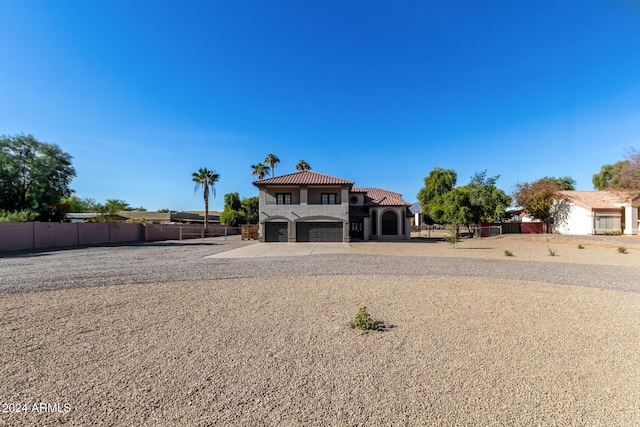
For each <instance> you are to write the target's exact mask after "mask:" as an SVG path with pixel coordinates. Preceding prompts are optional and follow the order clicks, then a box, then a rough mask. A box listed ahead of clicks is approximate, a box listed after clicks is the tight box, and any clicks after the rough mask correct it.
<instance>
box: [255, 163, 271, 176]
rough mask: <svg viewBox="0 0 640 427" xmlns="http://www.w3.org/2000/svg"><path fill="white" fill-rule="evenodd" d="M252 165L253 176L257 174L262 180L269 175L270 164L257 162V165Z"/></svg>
mask: <svg viewBox="0 0 640 427" xmlns="http://www.w3.org/2000/svg"><path fill="white" fill-rule="evenodd" d="M251 167H252V168H253V170H252V171H251V176H257V177H258V179H259V180H262V179H263V178H264V176H265V175H269V166H266V165H263V164H262V163H256V164H255V165H251Z"/></svg>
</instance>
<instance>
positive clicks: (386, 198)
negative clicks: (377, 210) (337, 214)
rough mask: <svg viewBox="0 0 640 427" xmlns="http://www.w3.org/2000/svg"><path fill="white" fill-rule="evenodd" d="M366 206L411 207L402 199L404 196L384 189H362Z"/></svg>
mask: <svg viewBox="0 0 640 427" xmlns="http://www.w3.org/2000/svg"><path fill="white" fill-rule="evenodd" d="M361 190H364V192H366V194H365V196H364V205H365V206H411V204H410V203H407V202H405V201H404V200H403V199H402V194H400V193H396V192H394V191H389V190H383V189H382V188H362V189H361Z"/></svg>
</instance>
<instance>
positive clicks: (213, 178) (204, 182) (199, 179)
mask: <svg viewBox="0 0 640 427" xmlns="http://www.w3.org/2000/svg"><path fill="white" fill-rule="evenodd" d="M218 179H220V175H218V174H217V173H216V172H215V171H210V170H209V169H207V168H200V170H198V172H197V173H196V172H194V173H193V182H195V183H196V188H195V190H193V192H194V193H195V192H196V191H198V188H200V187H202V188H203V189H204V228H205V230H206V229H207V227H209V188H211V189H212V190H213V197H214V198H215V197H216V187H215V184H216V182H218Z"/></svg>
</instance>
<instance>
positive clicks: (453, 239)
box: [444, 224, 462, 249]
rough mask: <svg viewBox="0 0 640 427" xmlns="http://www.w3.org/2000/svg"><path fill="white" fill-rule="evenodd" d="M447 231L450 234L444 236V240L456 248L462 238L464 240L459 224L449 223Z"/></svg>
mask: <svg viewBox="0 0 640 427" xmlns="http://www.w3.org/2000/svg"><path fill="white" fill-rule="evenodd" d="M447 233H448V234H447V235H446V236H445V237H444V241H445V242H447V243H451V245H453V248H454V249H455V248H457V247H458V243H460V240H462V237H461V236H460V231H459V226H458V224H449V225H447Z"/></svg>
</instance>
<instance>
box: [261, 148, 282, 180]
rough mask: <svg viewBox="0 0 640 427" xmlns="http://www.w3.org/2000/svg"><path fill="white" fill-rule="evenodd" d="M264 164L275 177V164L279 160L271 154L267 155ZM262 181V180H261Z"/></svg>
mask: <svg viewBox="0 0 640 427" xmlns="http://www.w3.org/2000/svg"><path fill="white" fill-rule="evenodd" d="M264 162H265V163H266V164H268V165H269V167H270V168H271V172H272V174H273V176H274V177H275V176H276V164H277V163H280V159H279V158H278V156H276V155H275V154H273V153H269V154H268V155H267V157H266V158H265V159H264ZM261 179H262V178H261Z"/></svg>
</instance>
